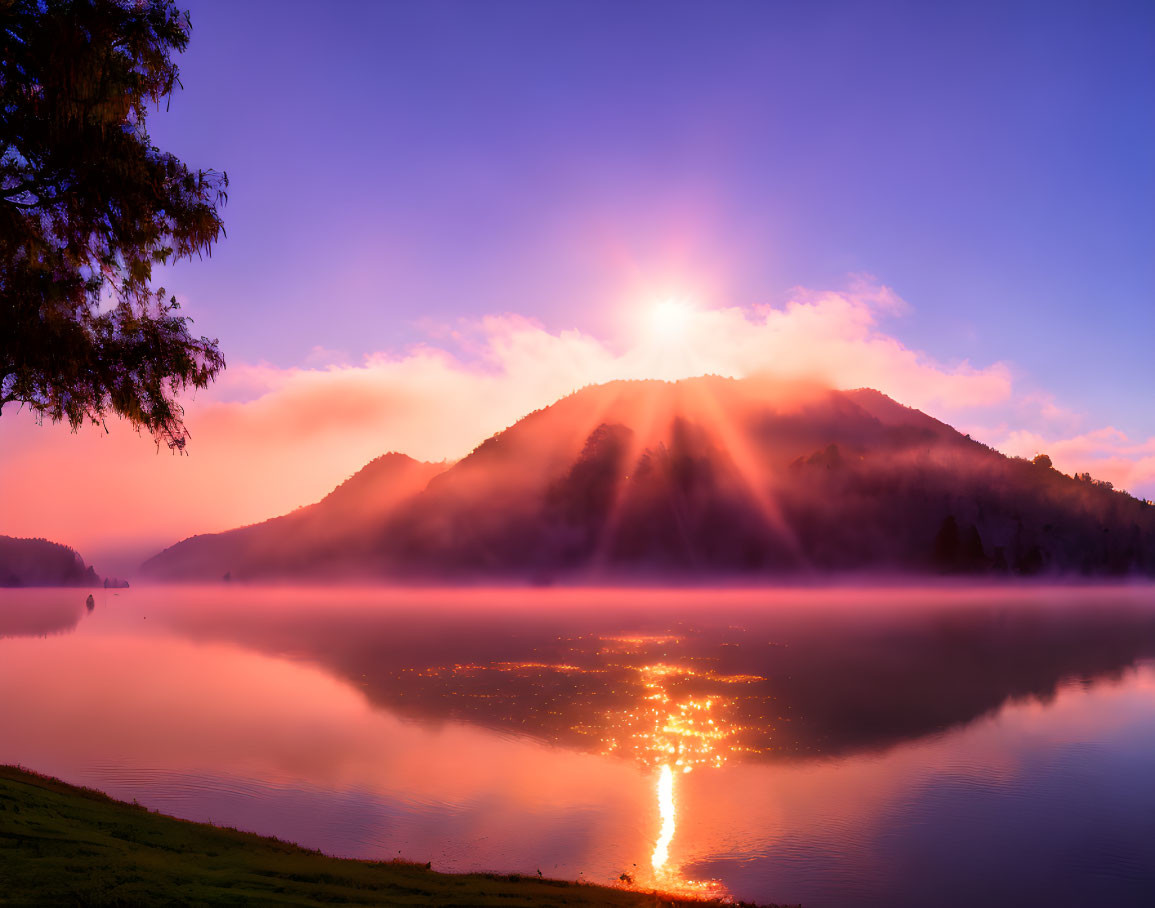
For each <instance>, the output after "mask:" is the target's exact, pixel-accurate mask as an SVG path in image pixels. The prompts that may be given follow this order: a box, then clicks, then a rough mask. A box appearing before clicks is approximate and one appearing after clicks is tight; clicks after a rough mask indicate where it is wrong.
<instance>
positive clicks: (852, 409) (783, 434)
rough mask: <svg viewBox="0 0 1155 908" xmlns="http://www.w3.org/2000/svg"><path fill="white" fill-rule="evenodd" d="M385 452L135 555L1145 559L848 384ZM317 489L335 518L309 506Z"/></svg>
mask: <svg viewBox="0 0 1155 908" xmlns="http://www.w3.org/2000/svg"><path fill="white" fill-rule="evenodd" d="M390 457H393V458H398V457H400V455H390ZM374 463H378V462H377V461H375V462H374ZM390 463H392V464H395V465H397V466H396V469H397V470H398V471H399V472H397V473H394V472H393V470H389V469H385V468H382V470H381V472H382V475H381V476H380V477H379V478H378V480H377V482H376V483H374V484H373V485H372V488H375V489H377V493H376V497H375V495H374V494H369V492H368V486H367V488H366V490H364V491H363V490H362V489H361V484H360V483H358V482H357V479H358V477H354V478H353V479H351V480H349V482H347V483H345V484H344V485H342V486H341V487H339V488H338V489H337V490H336V491H335V492H334V493H333V494H332V495H331V496H330V497H329V498H328V499H325V501H322V502H319V503H318V504H316V505H313V506H312V507H311V508H306V509H303V510H302V511H300V512H296V513H295V514H292V515H288V516H287V517H283V518H278V519H277V520H275V521H269V522H267V523H265V524H260V525H258V526H255V527H247V528H245V529H243V530H233V531H231V532H230V533H222V534H217V535H214V536H200V537H194V538H193V539H190V540H186V541H185V542H182V543H180V544H178V545H176V546H173V547H172V548H170V549H167V550H166V551H165V552H162V553H161V554H160V555H158V556H156V557H155V558H153V559H152V560H151V561H150V562H148V564H147V565H146V569H147V570H148V572H149V573H151V574H152V575H154V576H156V577H163V578H169V579H178V578H180V579H217V578H219V577H221V576H223V575H224V574H225V573H226V572H229V573H230V574H231V576H232V577H234V578H238V579H240V578H241V577H245V578H249V577H252V578H256V577H276V576H286V577H287V576H301V575H315V576H350V577H353V576H362V577H363V576H369V577H376V578H387V579H401V580H409V581H413V582H426V581H443V580H460V581H470V580H477V581H485V580H498V579H515V578H521V579H527V580H531V581H534V582H553V581H555V580H556V581H563V582H564V581H566V580H587V579H594V580H596V579H599V578H602V579H607V578H615V577H622V576H628V577H634V578H637V579H639V580H645V579H647V578H651V577H652V578H653V579H660V580H663V581H666V580H671V579H672V580H678V579H679V578H681V579H687V580H692V579H693V578H696V577H705V576H710V577H717V576H720V575H730V576H733V577H735V578H739V579H740V578H746V579H747V580H749V579H755V578H758V577H780V576H787V575H788V576H796V577H803V578H805V577H807V576H825V575H827V574H829V573H830V572H840V571H856V572H866V571H885V572H903V573H915V574H993V575H1007V576H1010V575H1028V576H1029V575H1039V574H1047V575H1052V574H1086V575H1123V574H1129V573H1140V574H1147V575H1150V574H1155V508H1153V507H1152V506H1150V505H1148V504H1147V503H1146V502H1142V501H1139V500H1137V499H1134V498H1132V497H1131V496H1129V495H1126V494H1124V493H1121V492H1117V491H1114V490H1112V489H1111V488H1109V486H1108V484H1106V483H1099V482H1096V481H1094V480H1091V479H1090V477H1089V476H1085V475H1084V476H1083V477H1080V478H1072V477H1069V476H1065V475H1063V474H1061V473H1059V472H1057V471H1055V470H1054V469H1052V468H1051V467H1050V465H1049V463H1047V462H1046V461H1045V460H1042V459H1040V460H1039V462H1037V463H1035V462H1030V461H1026V460H1022V459H1018V458H1008V457H1006V456H1004V455H1002V454H1000V453H998V452H997V451H994V450H992V449H991V448H988V447H986V446H985V445H982V444H980V443H979V442H976V441H973V440H972V439H970V438H969V437H968V436H964V435H962V434H960V433H959V432H957V431H955V430H954V429H953V428H951V427H950V426H948V425H946V424H945V423H942V422H940V421H938V420H936V419H934V418H932V417H930V416H928V415H926V414H925V413H922V412H920V411H918V410H914V409H911V408H909V407H904V406H902V405H901V404H899V403H897V402H895V401H894V400H891V399H890V398H889V397H886V396H885V395H883V394H880V393H879V392H877V391H873V390H870V389H860V390H856V391H833V390H830V389H826V388H820V387H816V386H812V385H804V384H789V383H781V382H774V381H771V380H767V379H742V380H734V379H724V378H718V377H713V376H706V377H702V378H696V379H687V380H683V381H679V382H661V381H623V382H611V383H608V384H604V385H597V386H593V387H589V388H585V389H583V390H581V391H579V392H576V393H575V394H572V395H570V396H568V397H566V398H563V399H562V400H560V401H558V402H557V403H555V404H553V405H552V406H550V407H546V408H545V409H543V410H539V411H536V412H534V413H531V414H530V415H529V416H526V417H525V418H524V419H522V420H520V421H519V422H518V423H516V424H515V425H513V426H512V427H510V428H509V429H507V430H505V431H504V432H500V433H498V434H497V435H494V436H493V437H492V438H490V439H488V440H486V441H485V442H484V443H482V444H481V445H480V446H479V447H478V448H477V449H476V450H474V452H473V453H472V454H470V455H469V456H468V457H466V458H464V459H463V460H461V461H459V462H458V463H456V464H454V465H453V466H451V467H449V468H448V469H441V468H439V467H436V466H434V465H429V464H417V462H416V461H409V460H408V459H407V458H406V459H405V461H397V460H394V461H390ZM400 464H407V466H406V468H404V469H402V468H401V467H400V466H399V465H400ZM370 467H373V465H372V464H371V465H370ZM366 469H367V470H368V469H370V468H366ZM363 472H364V471H363ZM360 475H361V474H358V476H360ZM338 496H339V497H340V499H341V500H343V501H347V502H348V503H349V504H348V505H347V506H348V507H351V508H354V509H355V511H356V517H355V519H348V520H345V519H340V520H337V519H333V518H332V517H331V516H330V515H329V513H328V511H327V507H331V505H330V506H326V502H329V501H330V500H331V499H334V498H337V497H338ZM306 514H308V515H309V516H305V515H306ZM293 521H296V522H295V523H294V522H293ZM290 527H295V528H296V529H293V530H290V529H289V528H290ZM274 528H275V529H274Z"/></svg>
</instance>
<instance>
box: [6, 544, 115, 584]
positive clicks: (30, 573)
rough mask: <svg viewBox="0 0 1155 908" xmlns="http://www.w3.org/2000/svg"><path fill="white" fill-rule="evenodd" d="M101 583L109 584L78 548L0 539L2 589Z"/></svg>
mask: <svg viewBox="0 0 1155 908" xmlns="http://www.w3.org/2000/svg"><path fill="white" fill-rule="evenodd" d="M102 583H103V584H104V585H106V586H107V585H108V583H107V582H104V581H102V580H101V578H100V577H98V576H97V575H96V571H95V570H93V569H92V567H90V566H88V565H86V564H85V563H84V559H83V558H81V557H80V554H79V553H78V552H77V551H76V549H73V548H71V547H69V546H66V545H62V544H61V543H59V542H51V541H50V540H48V539H21V538H17V537H14V536H0V587H18V586H101V585H102ZM118 583H119V582H118ZM124 585H126V586H127V584H124Z"/></svg>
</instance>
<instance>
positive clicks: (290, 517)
mask: <svg viewBox="0 0 1155 908" xmlns="http://www.w3.org/2000/svg"><path fill="white" fill-rule="evenodd" d="M444 469H445V464H433V463H424V462H422V461H418V460H414V459H413V458H411V457H407V456H406V455H404V454H395V453H391V454H385V455H383V456H381V457H378V458H377V459H376V460H373V461H371V462H370V463H369V464H367V465H366V466H365V467H363V468H362V469H361V470H359V471H358V472H357V473H356V474H355V475H353V476H352V477H350V478H349V479H347V480H346V481H345V482H343V483H341V485H339V486H337V488H336V489H334V490H333V491H332V492H330V493H329V494H328V495H326V496H325V497H324V498H323V499H321V501H318V502H317V503H316V504H312V505H309V506H307V507H303V508H298V509H297V510H296V511H293V512H292V513H290V514H285V515H284V516H282V517H274V518H272V519H271V520H266V521H264V522H263V523H257V524H253V525H251V526H246V527H241V528H239V529H235V530H229V531H227V532H224V533H205V534H202V535H200V536H192V537H190V538H189V539H185V540H184V541H183V542H179V543H177V544H176V545H174V546H171V547H170V548H167V549H165V550H164V551H163V552H161V553H160V554H159V555H156V556H154V557H153V558H151V559H149V560H148V561H147V562H145V564H144V565H143V566H142V570H143V571H144V572H145V573H146V574H149V575H151V576H154V577H165V578H180V579H199V580H222V579H224V580H234V579H235V580H246V579H254V578H258V577H264V578H267V577H280V576H285V577H289V576H301V575H308V574H320V575H327V576H333V575H337V574H340V573H343V572H346V571H350V572H353V573H356V574H363V573H365V571H366V569H367V565H368V564H370V563H371V562H372V559H373V556H374V553H373V551H372V548H371V543H372V540H373V539H374V538H375V537H376V536H377V534H378V533H379V531H380V528H381V526H382V523H383V522H384V521H385V519H386V518H387V517H388V515H389V514H390V513H391V511H392V509H393V508H395V507H396V506H397V504H398V503H399V502H400V501H403V500H404V499H405V498H407V497H410V496H412V495H415V494H417V493H418V492H420V491H421V490H422V489H424V488H425V486H426V485H427V484H428V482H429V480H430V479H432V478H433V477H434V476H435V475H437V474H438V473H440V472H441V471H443V470H444Z"/></svg>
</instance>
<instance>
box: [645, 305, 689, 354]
mask: <svg viewBox="0 0 1155 908" xmlns="http://www.w3.org/2000/svg"><path fill="white" fill-rule="evenodd" d="M693 315H694V307H693V306H691V305H690V304H689V303H687V302H686V301H685V300H680V299H665V300H662V301H661V302H658V303H655V304H654V305H653V306H652V307H651V308H650V311H649V330H650V336H651V337H652V338H654V339H655V340H656V341H658V342H660V343H662V344H671V343H678V342H681V341H683V340H685V339H686V337H687V335H688V334H689V330H690V322H691V321H692V319H693Z"/></svg>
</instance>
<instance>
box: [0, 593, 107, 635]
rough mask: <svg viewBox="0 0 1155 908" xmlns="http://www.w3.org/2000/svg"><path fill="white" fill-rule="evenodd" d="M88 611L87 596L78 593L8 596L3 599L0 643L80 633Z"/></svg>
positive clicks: (0, 608)
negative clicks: (78, 629) (83, 619)
mask: <svg viewBox="0 0 1155 908" xmlns="http://www.w3.org/2000/svg"><path fill="white" fill-rule="evenodd" d="M89 598H91V597H89ZM85 611H86V607H85V599H84V594H83V593H82V592H78V591H76V590H51V591H44V592H40V591H38V592H37V593H36V594H32V595H31V597H30V594H28V593H20V594H14V595H8V596H4V597H3V598H2V599H0V639H3V638H4V637H48V636H50V635H52V634H67V633H69V632H71V631H74V630H76V626H77V625H78V624H79V623H80V619H81V617H83V616H84V614H85Z"/></svg>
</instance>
